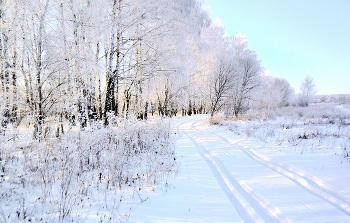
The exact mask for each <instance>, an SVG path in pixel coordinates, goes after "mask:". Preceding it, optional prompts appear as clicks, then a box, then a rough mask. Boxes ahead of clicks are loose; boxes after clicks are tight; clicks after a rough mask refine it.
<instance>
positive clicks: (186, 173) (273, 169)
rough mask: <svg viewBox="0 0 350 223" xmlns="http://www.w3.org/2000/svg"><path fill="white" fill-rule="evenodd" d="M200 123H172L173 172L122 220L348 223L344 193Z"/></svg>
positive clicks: (349, 205) (201, 119)
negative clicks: (175, 163) (178, 165)
mask: <svg viewBox="0 0 350 223" xmlns="http://www.w3.org/2000/svg"><path fill="white" fill-rule="evenodd" d="M206 119H207V116H204V115H198V116H194V117H188V118H182V119H177V121H176V123H174V128H175V129H174V131H176V133H177V134H179V135H180V136H179V139H178V141H177V144H176V146H177V153H178V156H179V158H180V162H181V171H180V174H179V176H178V177H177V178H176V179H173V180H170V181H168V184H166V186H164V187H160V188H157V190H158V192H157V193H150V194H147V196H148V199H147V201H146V202H144V203H141V204H140V205H139V206H138V207H137V208H136V209H135V211H134V212H133V213H132V214H131V218H130V222H350V196H349V194H348V193H347V192H345V191H341V190H339V189H337V188H335V186H337V185H333V186H332V185H329V184H328V183H326V182H325V181H324V180H322V179H320V178H318V177H316V176H313V175H311V174H309V173H306V172H305V170H304V169H298V168H296V167H293V166H292V165H289V164H287V163H285V162H281V161H277V160H275V158H278V157H281V159H283V155H285V154H284V153H282V152H280V153H281V154H282V155H281V156H274V159H271V158H270V157H268V155H266V148H265V150H262V149H260V146H259V141H258V140H252V139H249V138H246V137H243V136H240V135H234V134H233V133H231V132H226V131H222V130H220V129H217V128H215V127H210V126H209V125H208V124H207V121H206ZM267 154H271V153H267ZM284 157H285V156H284ZM300 158H301V159H303V157H300ZM304 164H305V165H308V163H307V160H305V163H304ZM299 166H300V165H299ZM299 166H298V167H299ZM300 167H302V165H301V166H300ZM303 170H304V171H303ZM335 178H337V177H336V176H335ZM342 189H343V188H342ZM159 190H163V192H160V191H159Z"/></svg>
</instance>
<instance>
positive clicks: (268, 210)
mask: <svg viewBox="0 0 350 223" xmlns="http://www.w3.org/2000/svg"><path fill="white" fill-rule="evenodd" d="M194 124H195V123H194ZM194 124H192V128H193V126H194ZM183 132H184V133H185V134H186V135H187V136H188V138H189V139H190V140H191V141H192V142H193V143H194V144H195V145H196V147H197V150H198V153H199V154H200V155H201V156H202V157H203V158H204V160H205V161H206V162H207V164H208V165H209V167H210V168H211V170H212V172H213V174H214V176H215V177H216V179H217V180H218V183H219V185H220V187H221V188H222V189H223V191H224V192H225V194H226V196H227V197H228V198H229V199H230V201H231V203H232V204H233V205H234V206H235V207H236V210H237V212H238V213H239V214H240V216H241V217H242V219H243V220H245V217H246V216H247V213H246V210H245V209H246V208H245V207H244V204H243V202H242V201H240V200H239V199H238V197H237V195H235V194H234V192H233V191H232V189H230V188H229V185H228V183H230V184H231V185H232V186H233V187H234V188H235V189H236V190H237V191H238V193H240V194H241V195H242V196H243V197H244V199H245V200H246V201H247V202H248V203H249V204H250V205H251V207H252V208H253V209H254V210H255V212H256V213H258V214H259V215H260V217H261V218H262V219H263V220H264V221H266V222H290V220H289V219H287V218H286V217H285V216H284V215H283V214H282V213H281V212H280V210H278V209H277V208H276V207H274V206H272V205H271V204H270V203H269V202H268V201H267V200H265V199H264V198H262V197H261V196H259V195H258V194H256V193H255V192H254V191H253V190H252V189H251V188H250V187H249V186H248V185H246V184H245V183H244V182H243V181H241V180H238V179H236V177H235V176H234V175H233V174H232V173H230V171H229V170H228V169H227V167H226V166H225V165H224V164H223V162H222V160H221V159H220V157H219V156H217V155H216V154H214V153H211V152H210V150H208V149H207V148H206V147H205V146H204V145H203V142H199V141H200V139H198V138H196V137H194V136H190V135H189V134H188V133H187V132H185V131H183ZM225 176H226V179H227V180H228V182H226V181H225ZM232 198H235V199H232ZM237 201H238V203H237ZM242 208H243V210H242ZM248 215H250V214H249V213H248ZM251 220H252V219H250V220H249V221H251ZM245 221H246V220H245Z"/></svg>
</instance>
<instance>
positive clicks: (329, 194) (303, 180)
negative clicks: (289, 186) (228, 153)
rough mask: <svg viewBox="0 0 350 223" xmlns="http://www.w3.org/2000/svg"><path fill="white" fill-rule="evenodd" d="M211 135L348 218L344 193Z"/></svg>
mask: <svg viewBox="0 0 350 223" xmlns="http://www.w3.org/2000/svg"><path fill="white" fill-rule="evenodd" d="M210 132H211V133H212V134H214V135H217V136H218V137H220V138H221V139H222V140H223V141H224V142H226V143H229V144H231V145H237V144H238V145H237V146H238V148H239V149H240V150H241V151H242V152H244V153H245V154H246V155H247V156H248V157H250V158H251V159H253V160H255V161H256V162H258V163H260V164H262V165H264V166H265V167H267V168H269V169H271V170H273V171H274V172H276V173H279V174H281V175H283V176H285V177H287V178H288V179H290V180H291V181H293V182H294V183H295V184H296V185H298V186H299V187H301V188H303V189H304V190H306V191H308V192H309V193H311V194H313V195H315V196H316V197H318V198H320V199H322V200H324V201H326V202H327V203H329V204H330V205H332V206H333V207H335V208H337V209H338V210H340V211H342V212H343V213H345V214H346V215H348V216H350V202H349V199H348V198H347V197H345V195H344V193H342V192H338V191H337V190H336V189H335V188H334V187H332V186H330V185H328V184H327V183H325V182H324V181H322V180H321V179H319V178H317V177H315V176H312V175H310V174H307V173H305V172H303V171H301V170H299V169H296V168H294V167H292V166H289V165H287V164H285V163H281V162H278V161H275V160H272V159H270V158H268V157H266V156H264V155H262V154H259V153H257V152H256V151H254V150H253V149H251V148H249V147H247V146H244V145H243V144H242V143H241V141H243V140H239V141H236V142H232V141H231V140H230V139H228V138H226V137H224V136H222V135H219V134H216V133H214V132H212V131H210Z"/></svg>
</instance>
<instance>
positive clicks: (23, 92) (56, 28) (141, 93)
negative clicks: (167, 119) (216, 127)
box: [0, 0, 314, 140]
mask: <svg viewBox="0 0 350 223" xmlns="http://www.w3.org/2000/svg"><path fill="white" fill-rule="evenodd" d="M0 20H1V21H0V26H1V27H0V29H1V30H0V43H1V44H0V56H1V64H0V66H1V69H0V80H1V88H0V95H1V97H0V98H1V104H2V105H3V106H2V108H1V114H2V118H1V126H2V130H1V131H2V132H5V130H6V128H7V126H8V125H9V124H12V126H14V127H17V126H19V125H20V124H21V123H22V122H23V123H24V122H25V123H26V124H30V125H32V126H33V138H34V139H38V140H42V139H43V138H45V136H46V135H45V129H46V128H54V129H56V132H57V134H56V135H57V136H59V135H61V134H62V133H63V132H64V128H67V126H65V125H66V124H65V123H66V121H69V125H71V126H74V125H76V124H78V125H79V127H80V129H81V130H84V129H85V128H86V127H87V126H89V125H91V123H92V122H93V121H96V120H98V121H100V122H101V123H102V124H103V125H104V126H109V125H110V124H111V123H110V121H111V120H110V119H111V117H113V116H117V117H123V116H127V115H128V114H131V113H134V114H136V116H137V117H138V118H139V119H146V118H147V117H148V115H149V114H152V115H153V114H155V113H157V114H159V115H163V116H173V115H177V114H178V113H179V112H180V113H182V114H183V115H191V114H197V113H210V114H211V116H213V115H214V114H215V113H216V112H218V111H224V112H225V113H226V114H227V115H231V116H238V115H239V114H243V113H245V112H246V111H247V110H248V109H250V108H253V107H269V108H270V107H271V108H272V107H276V106H287V105H290V104H292V102H291V100H292V99H291V98H292V96H291V95H293V94H294V93H293V89H292V88H291V87H290V85H289V83H288V82H287V81H286V80H283V79H278V78H272V77H268V78H267V77H265V76H266V75H263V74H264V68H263V67H262V66H261V62H260V61H259V60H258V57H257V54H256V53H255V52H254V51H253V50H252V49H250V48H249V47H248V41H247V39H246V38H245V36H243V35H242V34H240V33H239V34H237V35H235V36H227V35H225V29H224V27H223V26H222V25H221V24H220V23H219V22H217V21H216V22H214V23H212V22H211V20H210V18H209V13H208V12H207V10H206V9H205V6H204V5H203V2H202V1H198V0H177V1H175V2H174V1H167V0H155V1H152V2H149V1H145V0H142V1H135V0H108V1H94V0H79V1H78V0H30V1H21V0H16V1H8V0H4V1H1V2H0ZM304 85H305V87H302V91H303V92H305V93H303V94H302V97H300V103H301V104H304V105H307V104H308V102H309V101H310V98H311V96H312V95H313V94H314V89H310V84H307V83H305V84H304ZM304 85H303V86H304ZM306 86H309V87H306ZM307 89H309V90H307ZM261 95H270V96H271V97H262V96H261ZM49 120H50V121H51V122H50V124H48V123H49ZM52 123H55V125H56V126H55V127H53V126H52V125H53V124H52Z"/></svg>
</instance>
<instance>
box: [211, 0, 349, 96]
mask: <svg viewBox="0 0 350 223" xmlns="http://www.w3.org/2000/svg"><path fill="white" fill-rule="evenodd" d="M205 5H206V6H207V7H208V10H209V11H210V13H211V18H212V20H215V19H220V21H221V23H222V24H223V25H224V27H225V29H226V34H227V35H230V36H231V35H236V34H237V33H238V32H241V33H242V35H245V36H246V38H247V39H248V41H249V48H251V49H253V50H255V52H256V53H257V54H258V58H259V59H260V60H261V61H262V65H263V67H265V69H266V71H267V72H269V73H270V74H271V75H272V76H277V77H281V78H286V79H287V80H288V81H289V83H290V84H291V85H292V87H294V88H295V90H296V91H297V92H298V91H299V86H300V83H301V82H302V80H303V79H304V78H305V76H306V75H307V74H308V73H309V74H310V76H312V77H313V78H314V82H315V84H316V87H317V89H318V92H317V94H319V95H322V94H350V1H349V0H292V1H289V0H264V1H261V0H205Z"/></svg>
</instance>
